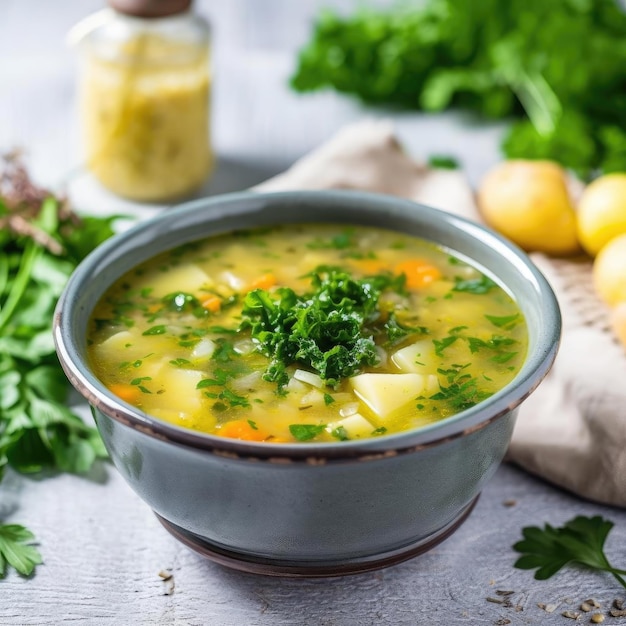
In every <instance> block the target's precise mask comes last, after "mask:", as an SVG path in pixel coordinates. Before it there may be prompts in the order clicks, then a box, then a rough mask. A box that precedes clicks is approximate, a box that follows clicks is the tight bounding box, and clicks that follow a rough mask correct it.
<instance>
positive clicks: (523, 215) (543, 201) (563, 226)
mask: <svg viewBox="0 0 626 626" xmlns="http://www.w3.org/2000/svg"><path fill="white" fill-rule="evenodd" d="M478 204H479V207H480V211H481V213H482V215H483V218H484V219H485V221H486V222H487V224H489V225H490V226H491V227H492V228H494V229H495V230H497V231H499V232H500V233H502V234H503V235H504V236H505V237H508V238H509V239H511V241H513V242H515V243H516V244H517V245H519V246H520V247H521V248H523V249H524V250H527V251H539V252H546V253H547V254H551V255H555V256H562V255H569V254H573V253H575V252H577V251H578V250H579V249H580V246H579V243H578V237H577V234H576V214H575V212H574V207H573V204H572V200H571V198H570V194H569V192H568V188H567V178H566V173H565V171H564V170H563V168H561V167H560V166H559V165H558V164H556V163H553V162H552V161H525V160H511V161H504V162H503V163H501V164H500V165H498V166H496V167H495V168H493V169H492V170H491V171H490V172H488V174H487V176H486V177H485V178H484V180H483V181H482V183H481V185H480V188H479V191H478Z"/></svg>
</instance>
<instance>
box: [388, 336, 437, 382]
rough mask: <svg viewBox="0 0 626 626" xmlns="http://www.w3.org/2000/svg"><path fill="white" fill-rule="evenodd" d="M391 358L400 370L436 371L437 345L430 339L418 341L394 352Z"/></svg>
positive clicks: (415, 371) (418, 372)
mask: <svg viewBox="0 0 626 626" xmlns="http://www.w3.org/2000/svg"><path fill="white" fill-rule="evenodd" d="M391 360H392V362H393V364H394V365H395V366H396V367H397V368H398V369H399V370H402V371H403V372H414V373H416V374H428V373H434V372H436V371H437V367H438V360H437V355H436V354H435V346H434V345H433V342H432V341H431V340H430V339H423V340H422V341H417V342H415V343H412V344H411V345H410V346H407V347H406V348H402V349H400V350H398V351H397V352H394V353H393V355H392V356H391Z"/></svg>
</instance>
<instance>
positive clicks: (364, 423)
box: [326, 413, 374, 439]
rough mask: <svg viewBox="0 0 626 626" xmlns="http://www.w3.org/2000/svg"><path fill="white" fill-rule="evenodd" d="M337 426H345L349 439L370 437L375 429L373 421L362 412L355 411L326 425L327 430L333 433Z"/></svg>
mask: <svg viewBox="0 0 626 626" xmlns="http://www.w3.org/2000/svg"><path fill="white" fill-rule="evenodd" d="M337 428H343V429H344V430H345V431H346V435H347V436H348V439H359V438H361V437H369V436H370V435H371V434H372V431H373V430H374V426H372V424H371V422H369V421H368V420H367V419H365V418H364V417H363V416H362V415H361V414H360V413H354V414H353V415H350V417H344V418H343V419H340V420H337V421H336V422H331V423H330V424H328V425H327V426H326V431H327V432H329V433H330V434H331V435H332V432H333V431H334V430H336V429H337Z"/></svg>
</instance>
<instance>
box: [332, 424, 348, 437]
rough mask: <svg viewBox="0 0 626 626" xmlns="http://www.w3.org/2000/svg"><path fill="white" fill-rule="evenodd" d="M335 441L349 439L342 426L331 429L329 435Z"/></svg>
mask: <svg viewBox="0 0 626 626" xmlns="http://www.w3.org/2000/svg"><path fill="white" fill-rule="evenodd" d="M330 434H331V435H332V436H333V437H334V438H335V439H339V441H348V439H350V437H348V431H347V430H346V429H345V428H344V427H343V426H337V428H333V430H332V431H331V433H330Z"/></svg>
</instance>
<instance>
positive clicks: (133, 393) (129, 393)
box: [108, 383, 141, 404]
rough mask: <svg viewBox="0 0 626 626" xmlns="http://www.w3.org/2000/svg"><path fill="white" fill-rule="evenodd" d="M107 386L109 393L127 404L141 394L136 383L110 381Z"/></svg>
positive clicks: (135, 400)
mask: <svg viewBox="0 0 626 626" xmlns="http://www.w3.org/2000/svg"><path fill="white" fill-rule="evenodd" d="M108 388H109V391H110V392H111V393H114V394H115V395H116V396H117V397H118V398H121V399H122V400H124V401H125V402H128V403H129V404H135V403H136V402H137V400H138V399H139V397H140V394H141V390H140V389H139V387H138V386H137V385H127V384H126V383H111V384H110V385H108Z"/></svg>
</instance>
